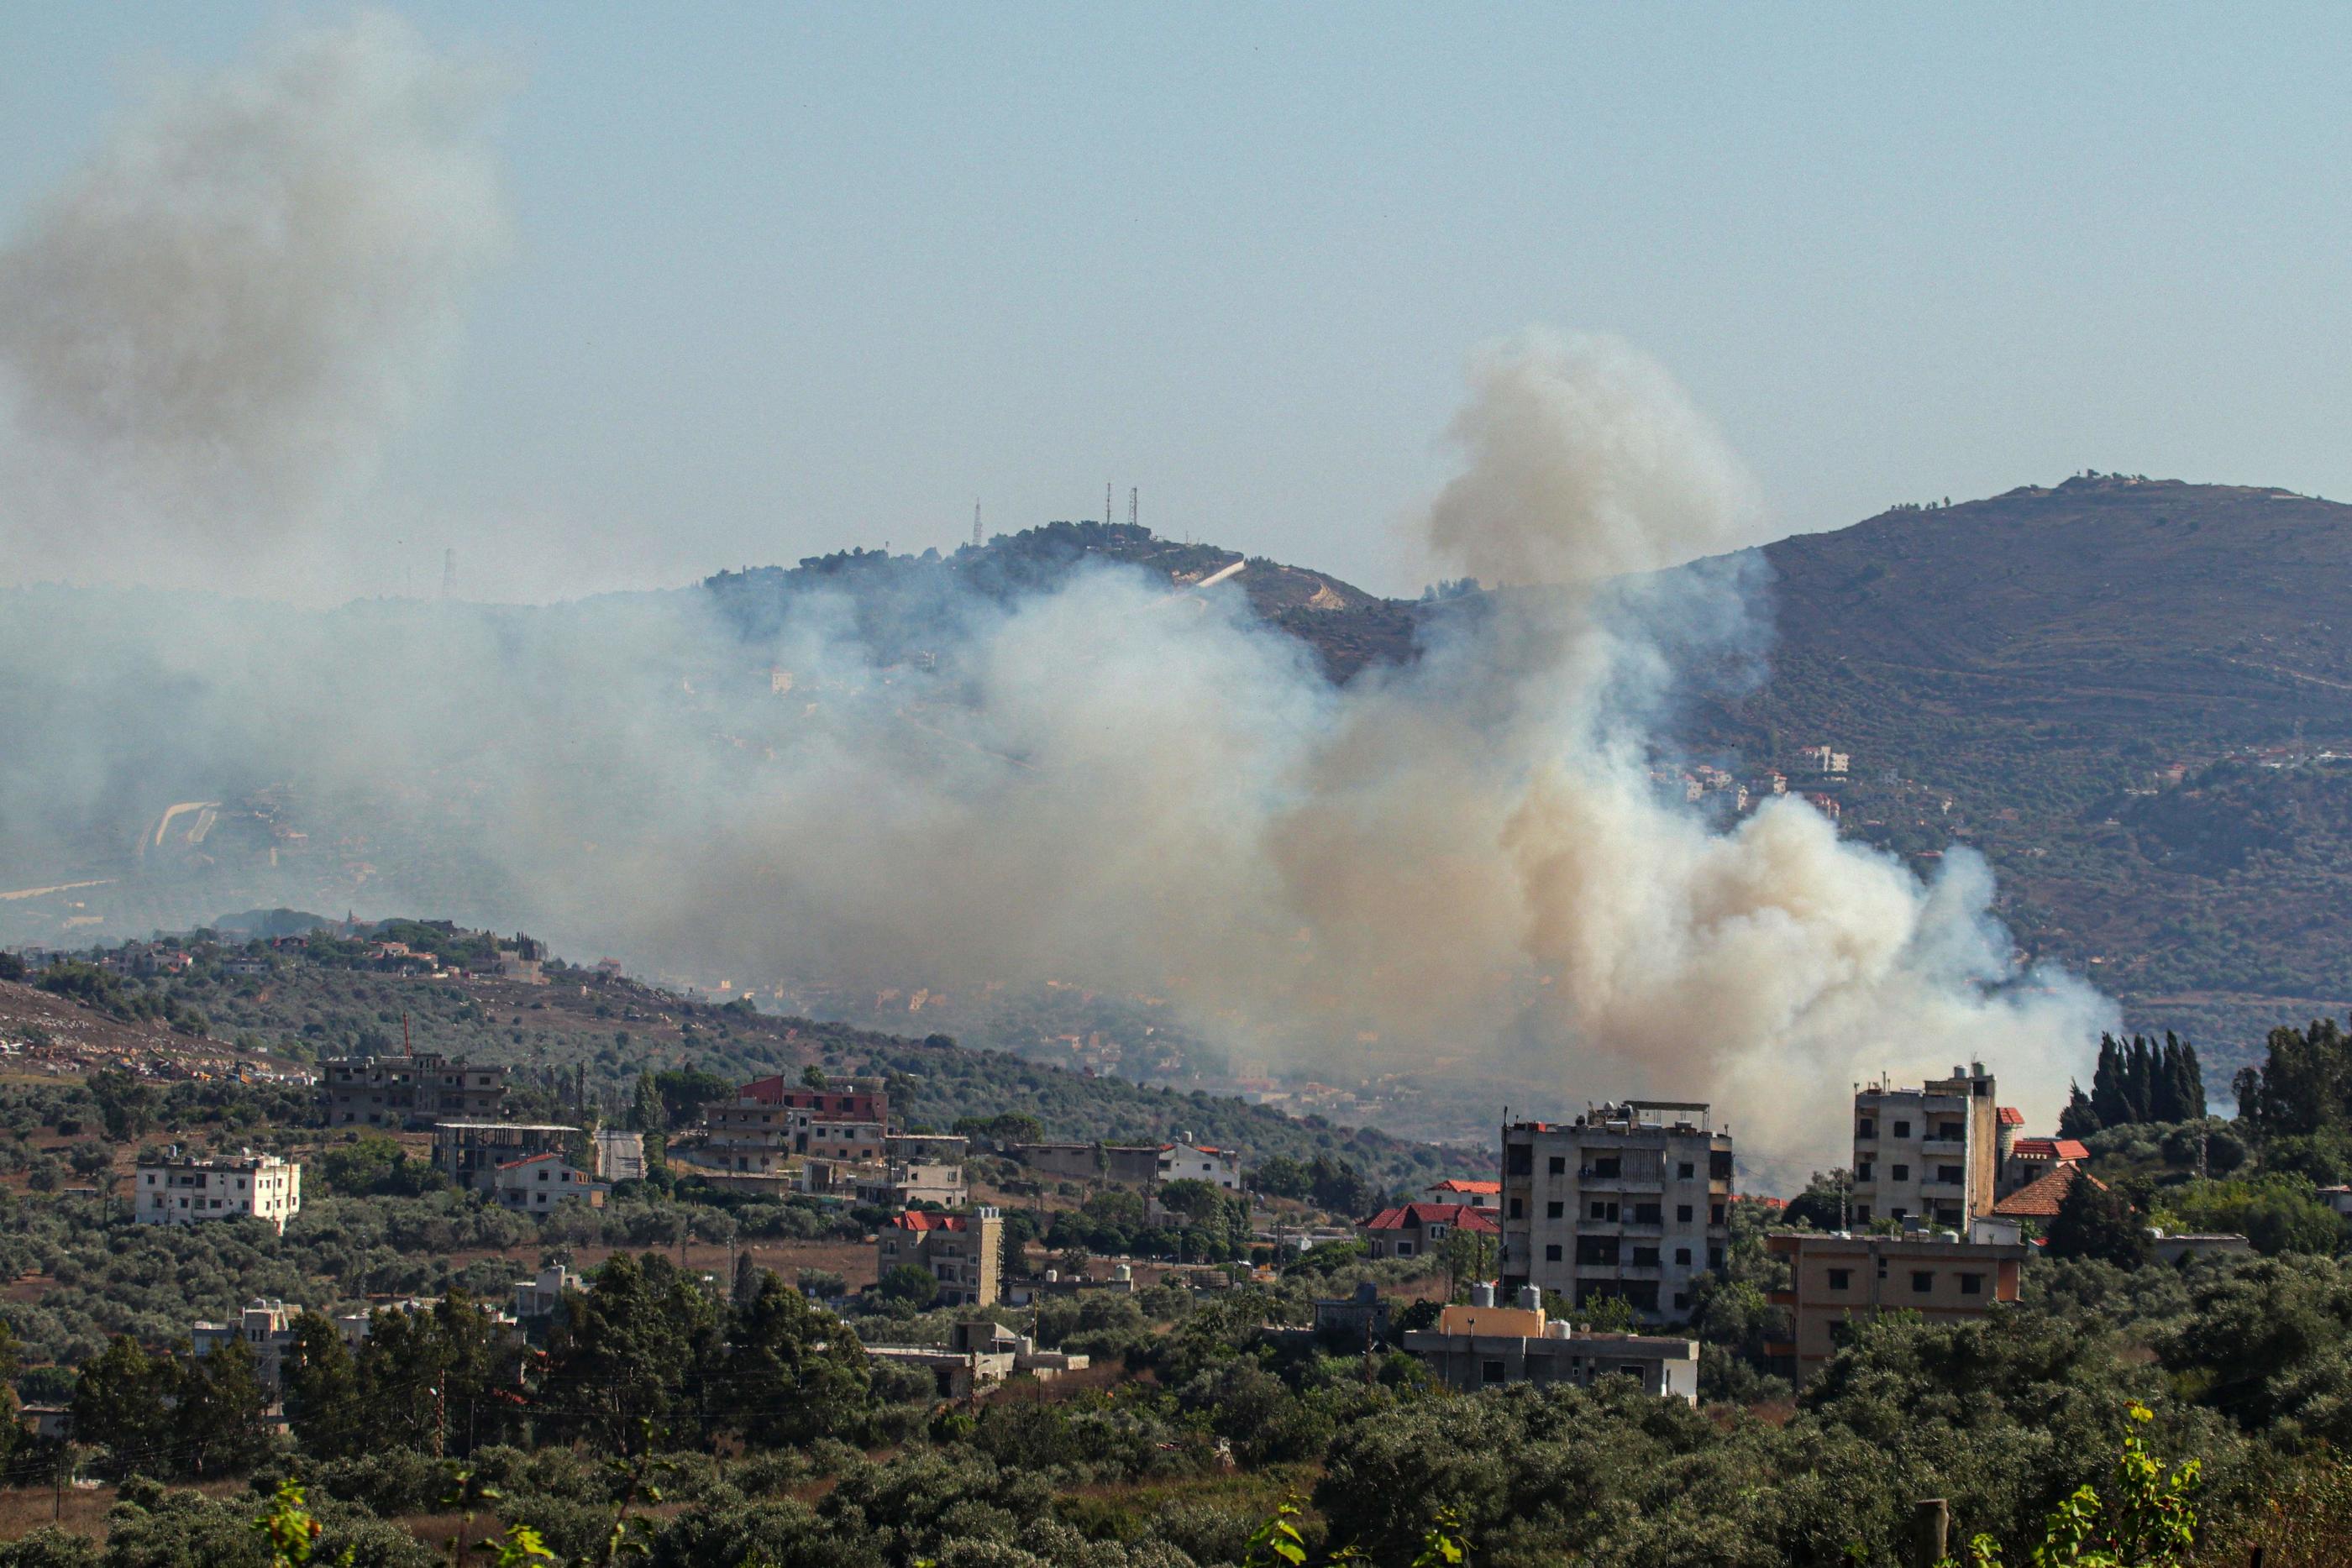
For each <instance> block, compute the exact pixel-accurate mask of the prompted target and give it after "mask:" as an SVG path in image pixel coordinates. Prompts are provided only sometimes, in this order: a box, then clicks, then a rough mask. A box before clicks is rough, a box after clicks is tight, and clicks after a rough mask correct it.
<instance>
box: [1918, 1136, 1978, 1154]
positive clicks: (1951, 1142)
mask: <svg viewBox="0 0 2352 1568" xmlns="http://www.w3.org/2000/svg"><path fill="white" fill-rule="evenodd" d="M1919 1152H1920V1153H1921V1154H1923V1155H1927V1157H1928V1158H1929V1159H1933V1158H1935V1157H1936V1156H1937V1155H1942V1156H1944V1157H1945V1158H1946V1159H1959V1158H1961V1157H1963V1156H1964V1155H1967V1154H1968V1152H1969V1143H1968V1140H1967V1139H1966V1138H1929V1139H1927V1140H1926V1141H1925V1142H1923V1143H1921V1144H1920V1145H1919Z"/></svg>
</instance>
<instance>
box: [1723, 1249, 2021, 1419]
mask: <svg viewBox="0 0 2352 1568" xmlns="http://www.w3.org/2000/svg"><path fill="white" fill-rule="evenodd" d="M1765 1246H1766V1247H1767V1248H1768V1249H1770V1250H1771V1251H1773V1252H1775V1253H1777V1254H1779V1255H1780V1256H1781V1257H1783V1258H1786V1259H1787V1260H1789V1278H1790V1285H1789V1289H1787V1290H1785V1291H1773V1292H1772V1294H1771V1301H1772V1304H1773V1305H1774V1306H1777V1307H1780V1308H1783V1309H1785V1310H1786V1311H1787V1312H1788V1313H1789V1329H1790V1336H1789V1338H1788V1339H1787V1340H1785V1341H1782V1342H1780V1343H1777V1344H1774V1345H1773V1346H1771V1347H1770V1350H1771V1354H1774V1355H1777V1356H1779V1357H1780V1358H1782V1359H1783V1360H1785V1361H1786V1362H1788V1363H1789V1364H1790V1375H1791V1377H1792V1378H1793V1379H1794V1380H1795V1382H1796V1383H1797V1385H1799V1386H1800V1387H1802V1386H1803V1385H1805V1383H1807V1382H1808V1381H1809V1380H1811V1377H1812V1376H1813V1375H1814V1374H1815V1373H1817V1372H1819V1371H1820V1370H1821V1369H1822V1366H1823V1365H1825V1364H1827V1363H1828V1361H1829V1359H1830V1357H1832V1356H1833V1355H1835V1354H1837V1352H1838V1349H1839V1347H1840V1346H1841V1345H1842V1344H1843V1343H1845V1339H1846V1336H1847V1335H1848V1334H1849V1333H1851V1332H1852V1328H1851V1325H1852V1324H1853V1323H1854V1322H1866V1321H1868V1320H1870V1319H1872V1318H1874V1317H1876V1316H1877V1315H1878V1314H1879V1313H1880V1312H1891V1311H1897V1310H1900V1311H1905V1312H1918V1313H1920V1314H1921V1315H1922V1316H1924V1317H1926V1318H1927V1320H1928V1321H1929V1322H1966V1321H1967V1320H1969V1319H1970V1318H1979V1317H1982V1316H1984V1315H1985V1314H1986V1313H1988V1312H1991V1311H1992V1310H1993V1309H1994V1308H1996V1307H1997V1306H2000V1304H2001V1303H2003V1302H2008V1301H2016V1300H2017V1292H2018V1282H2019V1273H2020V1270H2021V1268H2022V1267H2023V1265H2024V1261H2025V1259H2026V1258H2027V1256H2028V1255H2029V1253H2030V1252H2031V1250H2032V1249H2030V1248H2027V1247H2024V1246H2021V1245H2017V1244H2013V1243H1994V1244H1986V1243H1980V1242H1974V1241H1963V1240H1960V1239H1958V1237H1956V1236H1950V1235H1945V1236H1940V1237H1930V1236H1855V1235H1819V1234H1813V1233H1796V1232H1788V1231H1782V1232H1777V1233H1775V1234H1773V1235H1771V1236H1769V1237H1767V1238H1766V1239H1765Z"/></svg>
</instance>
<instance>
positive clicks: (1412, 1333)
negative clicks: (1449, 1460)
mask: <svg viewBox="0 0 2352 1568" xmlns="http://www.w3.org/2000/svg"><path fill="white" fill-rule="evenodd" d="M1518 1294H1519V1304H1518V1305H1517V1306H1516V1307H1497V1306H1496V1305H1494V1304H1493V1303H1494V1287H1492V1286H1490V1285H1479V1286H1476V1287H1475V1288H1474V1289H1473V1291H1472V1297H1471V1302H1470V1304H1469V1305H1467V1306H1461V1305H1454V1306H1449V1307H1447V1308H1446V1309H1445V1310H1444V1312H1440V1313H1439V1314H1438V1318H1437V1326H1436V1327H1435V1328H1434V1329H1413V1330H1409V1331H1407V1333H1406V1334H1405V1336H1404V1348H1405V1349H1406V1350H1407V1351H1408V1352H1409V1353H1411V1354H1412V1355H1413V1357H1414V1358H1415V1359H1417V1360H1419V1361H1420V1363H1421V1364H1423V1366H1426V1367H1427V1368H1429V1372H1430V1375H1431V1376H1433V1377H1434V1378H1435V1379H1436V1380H1437V1381H1438V1382H1440V1383H1443V1384H1444V1385H1446V1386H1447V1387H1449V1388H1456V1389H1460V1390H1462V1391H1463V1392H1464V1393H1475V1392H1476V1391H1477V1390H1479V1389H1481V1388H1492V1387H1495V1386H1496V1385H1500V1384H1505V1383H1570V1384H1574V1385H1577V1386H1579V1387H1583V1388H1589V1387H1591V1386H1592V1385H1594V1384H1595V1383H1598V1382H1601V1380H1603V1379H1605V1378H1610V1377H1634V1378H1638V1379H1640V1380H1641V1385H1642V1389H1643V1392H1644V1393H1646V1394H1649V1395H1651V1396H1654V1397H1655V1398H1660V1399H1680V1400H1682V1401H1683V1402H1684V1403H1685V1404H1690V1405H1696V1404H1697V1403H1698V1341H1696V1340H1695V1339H1684V1338H1680V1337H1678V1336H1674V1335H1663V1334H1630V1333H1577V1332H1576V1331H1575V1329H1574V1328H1573V1326H1572V1325H1570V1323H1569V1322H1567V1321H1566V1320H1565V1319H1560V1318H1551V1317H1548V1316H1547V1315H1546V1314H1545V1312H1544V1310H1543V1308H1542V1306H1541V1305H1540V1304H1538V1303H1539V1301H1540V1298H1539V1296H1538V1292H1537V1291H1536V1289H1535V1287H1534V1286H1532V1285H1530V1286H1526V1287H1523V1288H1522V1289H1521V1290H1520V1291H1519V1292H1518Z"/></svg>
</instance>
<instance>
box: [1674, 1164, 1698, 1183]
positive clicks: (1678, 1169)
mask: <svg viewBox="0 0 2352 1568" xmlns="http://www.w3.org/2000/svg"><path fill="white" fill-rule="evenodd" d="M1696 1175H1698V1167H1697V1166H1695V1165H1693V1164H1691V1163H1690V1161H1688V1160H1685V1161H1683V1162H1682V1164H1680V1165H1678V1166H1675V1179H1676V1180H1677V1181H1688V1180H1690V1179H1691V1177H1693V1176H1696Z"/></svg>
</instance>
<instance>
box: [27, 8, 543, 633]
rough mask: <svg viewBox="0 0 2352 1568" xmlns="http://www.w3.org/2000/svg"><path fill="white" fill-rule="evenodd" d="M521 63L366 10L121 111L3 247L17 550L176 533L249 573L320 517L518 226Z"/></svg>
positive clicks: (342, 504)
mask: <svg viewBox="0 0 2352 1568" xmlns="http://www.w3.org/2000/svg"><path fill="white" fill-rule="evenodd" d="M498 85H499V84H498V81H497V78H496V76H495V73H492V72H490V71H488V70H486V69H484V68H479V67H477V66H473V65H469V64H467V63H464V62H462V61H458V60H455V59H452V58H450V57H446V56H444V55H439V54H436V53H435V52H433V51H432V50H430V49H428V48H427V47H425V44H424V42H423V41H422V40H421V39H420V38H419V37H417V36H416V34H415V32H414V31H413V30H412V29H411V28H410V27H409V26H407V24H405V23H404V22H402V21H400V20H398V19H397V18H394V17H392V16H384V15H382V14H376V13H370V14H363V15H362V16H358V17H356V18H354V19H353V20H352V22H351V23H350V24H349V25H348V26H341V27H337V28H330V29H320V30H311V31H304V32H299V33H293V34H289V35H288V36H286V37H281V38H279V39H278V41H277V42H275V43H274V44H273V45H272V46H270V47H268V48H267V49H266V50H265V51H264V52H263V54H262V55H261V57H259V58H258V59H257V60H256V61H254V62H253V63H251V64H249V65H247V66H245V67H242V68H236V69H232V70H228V71H224V72H222V73H219V74H218V75H216V76H214V77H211V78H206V79H203V80H198V81H183V82H179V83H175V84H173V85H171V86H169V87H166V88H164V89H162V90H160V91H159V92H157V93H156V95H155V96H154V99H153V100H152V102H150V103H149V104H147V105H146V106H145V107H144V108H143V109H142V110H141V111H140V112H139V113H138V114H136V115H134V116H132V117H131V118H130V119H128V120H125V121H124V122H123V123H122V124H121V125H120V126H119V127H118V128H117V129H116V130H115V131H113V133H112V134H111V136H110V139H109V140H108V141H107V142H106V144H105V146H104V147H103V148H102V149H101V150H100V152H99V153H98V155H97V156H96V157H95V158H94V159H93V160H92V161H91V162H90V163H89V165H88V166H86V167H85V168H84V169H83V170H82V171H80V172H79V174H78V175H76V176H75V177H74V179H73V180H72V181H71V182H70V183H68V185H67V186H66V188H64V189H63V190H61V191H59V192H58V193H56V194H55V195H54V196H53V197H52V198H51V199H50V201H49V202H48V203H47V204H46V205H45V206H44V207H43V208H42V209H41V210H40V211H39V212H38V213H37V214H35V216H34V218H33V221H32V223H31V225H29V228H28V230H27V232H26V233H23V234H21V235H16V236H13V237H12V238H11V239H10V241H9V242H8V244H7V245H6V246H5V249H0V545H5V549H6V553H7V556H8V557H9V559H10V561H11V570H12V571H13V573H14V575H16V577H17V578H18V579H19V580H28V579H32V578H35V577H38V576H42V575H47V574H52V573H62V574H67V575H70V576H76V577H81V578H85V579H87V578H89V577H93V576H94V577H98V578H111V579H114V580H135V579H136V577H137V576H139V575H140V574H141V572H142V570H146V571H148V572H150V573H152V563H151V562H149V561H148V560H146V559H142V558H143V556H144V555H145V552H149V551H167V552H169V554H170V557H171V559H172V565H173V570H174V573H175V580H181V581H186V580H207V581H213V582H215V583H218V584H221V585H225V586H226V585H236V586H245V587H250V586H251V585H252V583H253V580H254V578H253V567H252V565H251V563H252V561H253V560H254V559H257V556H258V555H259V554H261V553H262V552H268V553H270V554H272V555H278V554H281V553H283V552H288V551H289V550H290V549H292V548H293V547H297V546H302V547H310V546H316V545H318V544H320V543H321V542H322V540H323V536H324V533H325V531H326V528H327V526H328V525H330V524H331V523H334V522H338V521H341V520H342V514H343V512H344V510H345V508H347V507H349V506H350V505H351V504H352V502H353V501H355V500H356V499H357V498H358V497H359V496H360V495H361V494H362V492H363V491H364V490H365V488H366V486H367V483H368V481H369V479H370V478H371V477H372V476H373V473H374V470H375V467H376V465H377V461H378V459H379V457H380V455H381V453H382V450H383V444H384V442H385V441H386V439H387V438H388V437H389V436H391V435H392V434H394V433H395V432H396V431H397V430H398V429H399V428H400V427H401V426H402V425H404V423H406V422H407V420H408V419H409V418H411V417H412V416H413V415H414V413H415V412H416V410H417V408H418V406H419V405H420V403H421V402H424V401H425V398H426V397H427V396H428V395H429V393H430V392H431V390H432V388H433V385H434V383H435V382H436V380H437V379H438V373H439V371H441V369H442V368H443V366H444V364H445V363H446V361H447V359H448V357H449V354H450V351H451V350H453V349H454V348H455V346H456V341H457V334H458V329H459V327H460V326H461V324H462V319H463V310H464V306H465V302H466V299H467V296H468V294H469V293H470V289H471V285H472V284H473V282H474V280H475V279H476V278H477V277H478V276H479V275H480V273H481V271H482V270H483V268H484V267H486V266H488V264H489V263H490V262H491V261H493V260H495V259H496V258H497V256H499V254H500V253H501V252H502V250H503V249H504V247H505V245H506V240H507V221H506V217H505V214H504V209H503V206H502V204H501V199H500V196H499V182H498V178H497V171H496V167H495V164H494V162H493V160H492V158H491V156H490V153H489V149H488V140H487V131H486V121H487V118H488V111H489V110H490V108H491V106H492V104H493V103H494V101H495V99H496V97H497V88H498ZM294 564H295V565H296V566H297V568H298V569H299V567H300V566H301V565H302V564H304V563H302V562H300V561H297V562H295V563H294ZM289 580H291V581H299V577H292V578H289Z"/></svg>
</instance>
